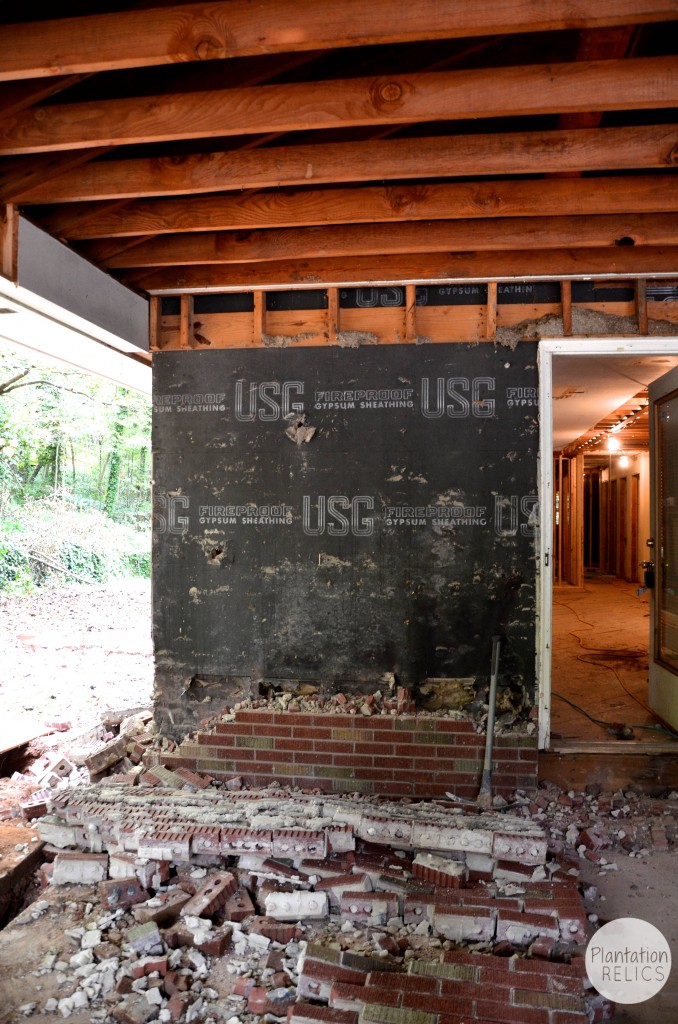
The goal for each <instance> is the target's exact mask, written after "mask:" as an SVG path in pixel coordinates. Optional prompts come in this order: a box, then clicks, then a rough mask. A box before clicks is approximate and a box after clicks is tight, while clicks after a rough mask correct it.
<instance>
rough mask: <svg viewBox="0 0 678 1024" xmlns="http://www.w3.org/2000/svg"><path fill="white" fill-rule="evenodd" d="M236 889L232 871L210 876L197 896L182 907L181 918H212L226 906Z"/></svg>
mask: <svg viewBox="0 0 678 1024" xmlns="http://www.w3.org/2000/svg"><path fill="white" fill-rule="evenodd" d="M236 888H237V883H236V880H235V878H234V876H233V875H232V874H231V873H230V871H219V872H216V873H215V874H213V875H210V876H209V877H208V878H207V879H206V881H205V882H204V883H203V885H201V886H200V888H199V889H198V891H197V893H196V894H195V896H194V897H193V898H192V899H191V900H189V901H188V903H186V904H185V905H184V906H183V907H182V909H181V916H182V917H190V916H191V915H195V916H196V917H212V916H213V915H214V914H216V912H217V910H219V909H220V908H221V907H223V906H224V904H225V903H226V901H227V899H228V897H229V896H231V895H232V894H233V893H234V892H235V890H236Z"/></svg>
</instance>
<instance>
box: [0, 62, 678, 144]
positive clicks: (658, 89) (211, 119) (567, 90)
mask: <svg viewBox="0 0 678 1024" xmlns="http://www.w3.org/2000/svg"><path fill="white" fill-rule="evenodd" d="M674 106H678V62H676V59H675V57H673V56H671V57H640V58H637V59H634V60H601V61H590V62H586V63H577V62H575V63H569V64H530V65H526V66H522V67H499V68H480V69H478V68H473V69H470V70H464V71H433V72H425V73H422V74H413V75H387V76H379V77H370V78H347V79H343V80H340V81H316V82H295V83H291V84H283V85H261V86H250V87H245V88H235V89H223V90H222V89H218V90H206V91H203V92H193V93H175V94H170V95H163V96H148V97H142V98H139V97H132V98H130V97H125V98H118V99H110V100H101V101H95V100H93V101H90V102H84V103H69V104H54V105H50V106H49V107H48V108H47V107H37V108H33V109H31V110H29V111H23V112H21V113H19V114H16V115H15V116H14V117H11V118H8V119H6V120H3V121H2V122H0V154H2V155H14V156H16V155H20V154H22V153H48V152H52V151H54V150H63V149H80V148H87V147H95V146H111V145H129V144H133V143H149V142H166V141H177V140H180V139H198V138H210V137H226V136H231V135H252V134H260V133H265V132H272V131H283V132H295V131H302V130H307V129H327V128H333V129H336V128H350V127H359V126H366V125H367V126H370V125H388V124H403V123H407V124H418V123H421V122H426V121H453V120H461V119H467V118H490V117H493V118H494V117H512V116H522V115H537V114H553V113H568V112H573V111H586V110H608V111H609V110H639V109H649V108H664V107H668V108H670V107H674Z"/></svg>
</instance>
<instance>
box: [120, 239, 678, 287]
mask: <svg viewBox="0 0 678 1024" xmlns="http://www.w3.org/2000/svg"><path fill="white" fill-rule="evenodd" d="M645 275H652V276H655V277H667V278H668V277H678V247H675V246H673V247H668V246H666V247H665V246H646V247H642V248H641V247H640V246H637V247H631V246H629V247H627V246H623V247H618V248H614V249H562V250H553V249H552V250H549V249H546V250H541V249H537V250H533V251H531V252H522V251H514V252H503V253H496V252H488V253H474V252H468V253H420V254H417V255H409V256H408V255H400V256H381V257H374V256H351V257H343V258H342V257H334V258H328V259H324V260H321V259H317V260H281V261H277V262H271V263H251V264H247V263H244V264H231V265H229V266H202V265H201V266H195V267H166V268H163V269H160V270H158V269H156V270H151V271H148V270H137V271H135V272H133V273H130V274H128V275H126V278H125V279H126V280H127V282H128V283H130V284H133V285H134V286H135V287H138V288H142V289H144V290H146V291H148V292H150V293H158V294H162V293H167V294H177V293H180V292H200V291H207V292H218V291H242V290H247V289H252V288H266V289H271V288H283V287H284V288H313V287H323V286H324V285H351V284H356V285H359V284H399V283H403V282H405V283H406V282H414V283H418V282H421V283H425V282H427V281H432V282H435V281H442V282H447V281H451V282H455V281H487V280H496V281H520V280H524V279H525V278H533V277H536V278H544V279H546V278H556V279H558V278H583V277H596V278H600V279H604V278H606V277H610V278H612V277H642V276H645Z"/></svg>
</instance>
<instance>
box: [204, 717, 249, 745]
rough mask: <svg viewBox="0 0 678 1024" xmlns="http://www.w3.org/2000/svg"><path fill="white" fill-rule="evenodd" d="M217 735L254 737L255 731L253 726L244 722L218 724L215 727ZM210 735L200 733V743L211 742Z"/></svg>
mask: <svg viewBox="0 0 678 1024" xmlns="http://www.w3.org/2000/svg"><path fill="white" fill-rule="evenodd" d="M214 731H215V733H220V734H221V735H222V736H252V735H253V729H252V726H251V725H244V724H243V723H242V722H217V724H216V725H215V727H214ZM209 735H210V734H209V733H203V732H199V733H198V743H206V742H209V740H208V736H209Z"/></svg>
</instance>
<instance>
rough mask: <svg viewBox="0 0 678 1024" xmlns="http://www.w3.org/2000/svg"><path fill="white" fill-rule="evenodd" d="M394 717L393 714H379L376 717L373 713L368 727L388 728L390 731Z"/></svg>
mask: <svg viewBox="0 0 678 1024" xmlns="http://www.w3.org/2000/svg"><path fill="white" fill-rule="evenodd" d="M394 719H395V716H392V715H379V716H378V717H377V716H376V715H375V716H374V717H373V718H371V719H370V728H371V729H380V730H382V729H390V730H391V731H393V723H394Z"/></svg>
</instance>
